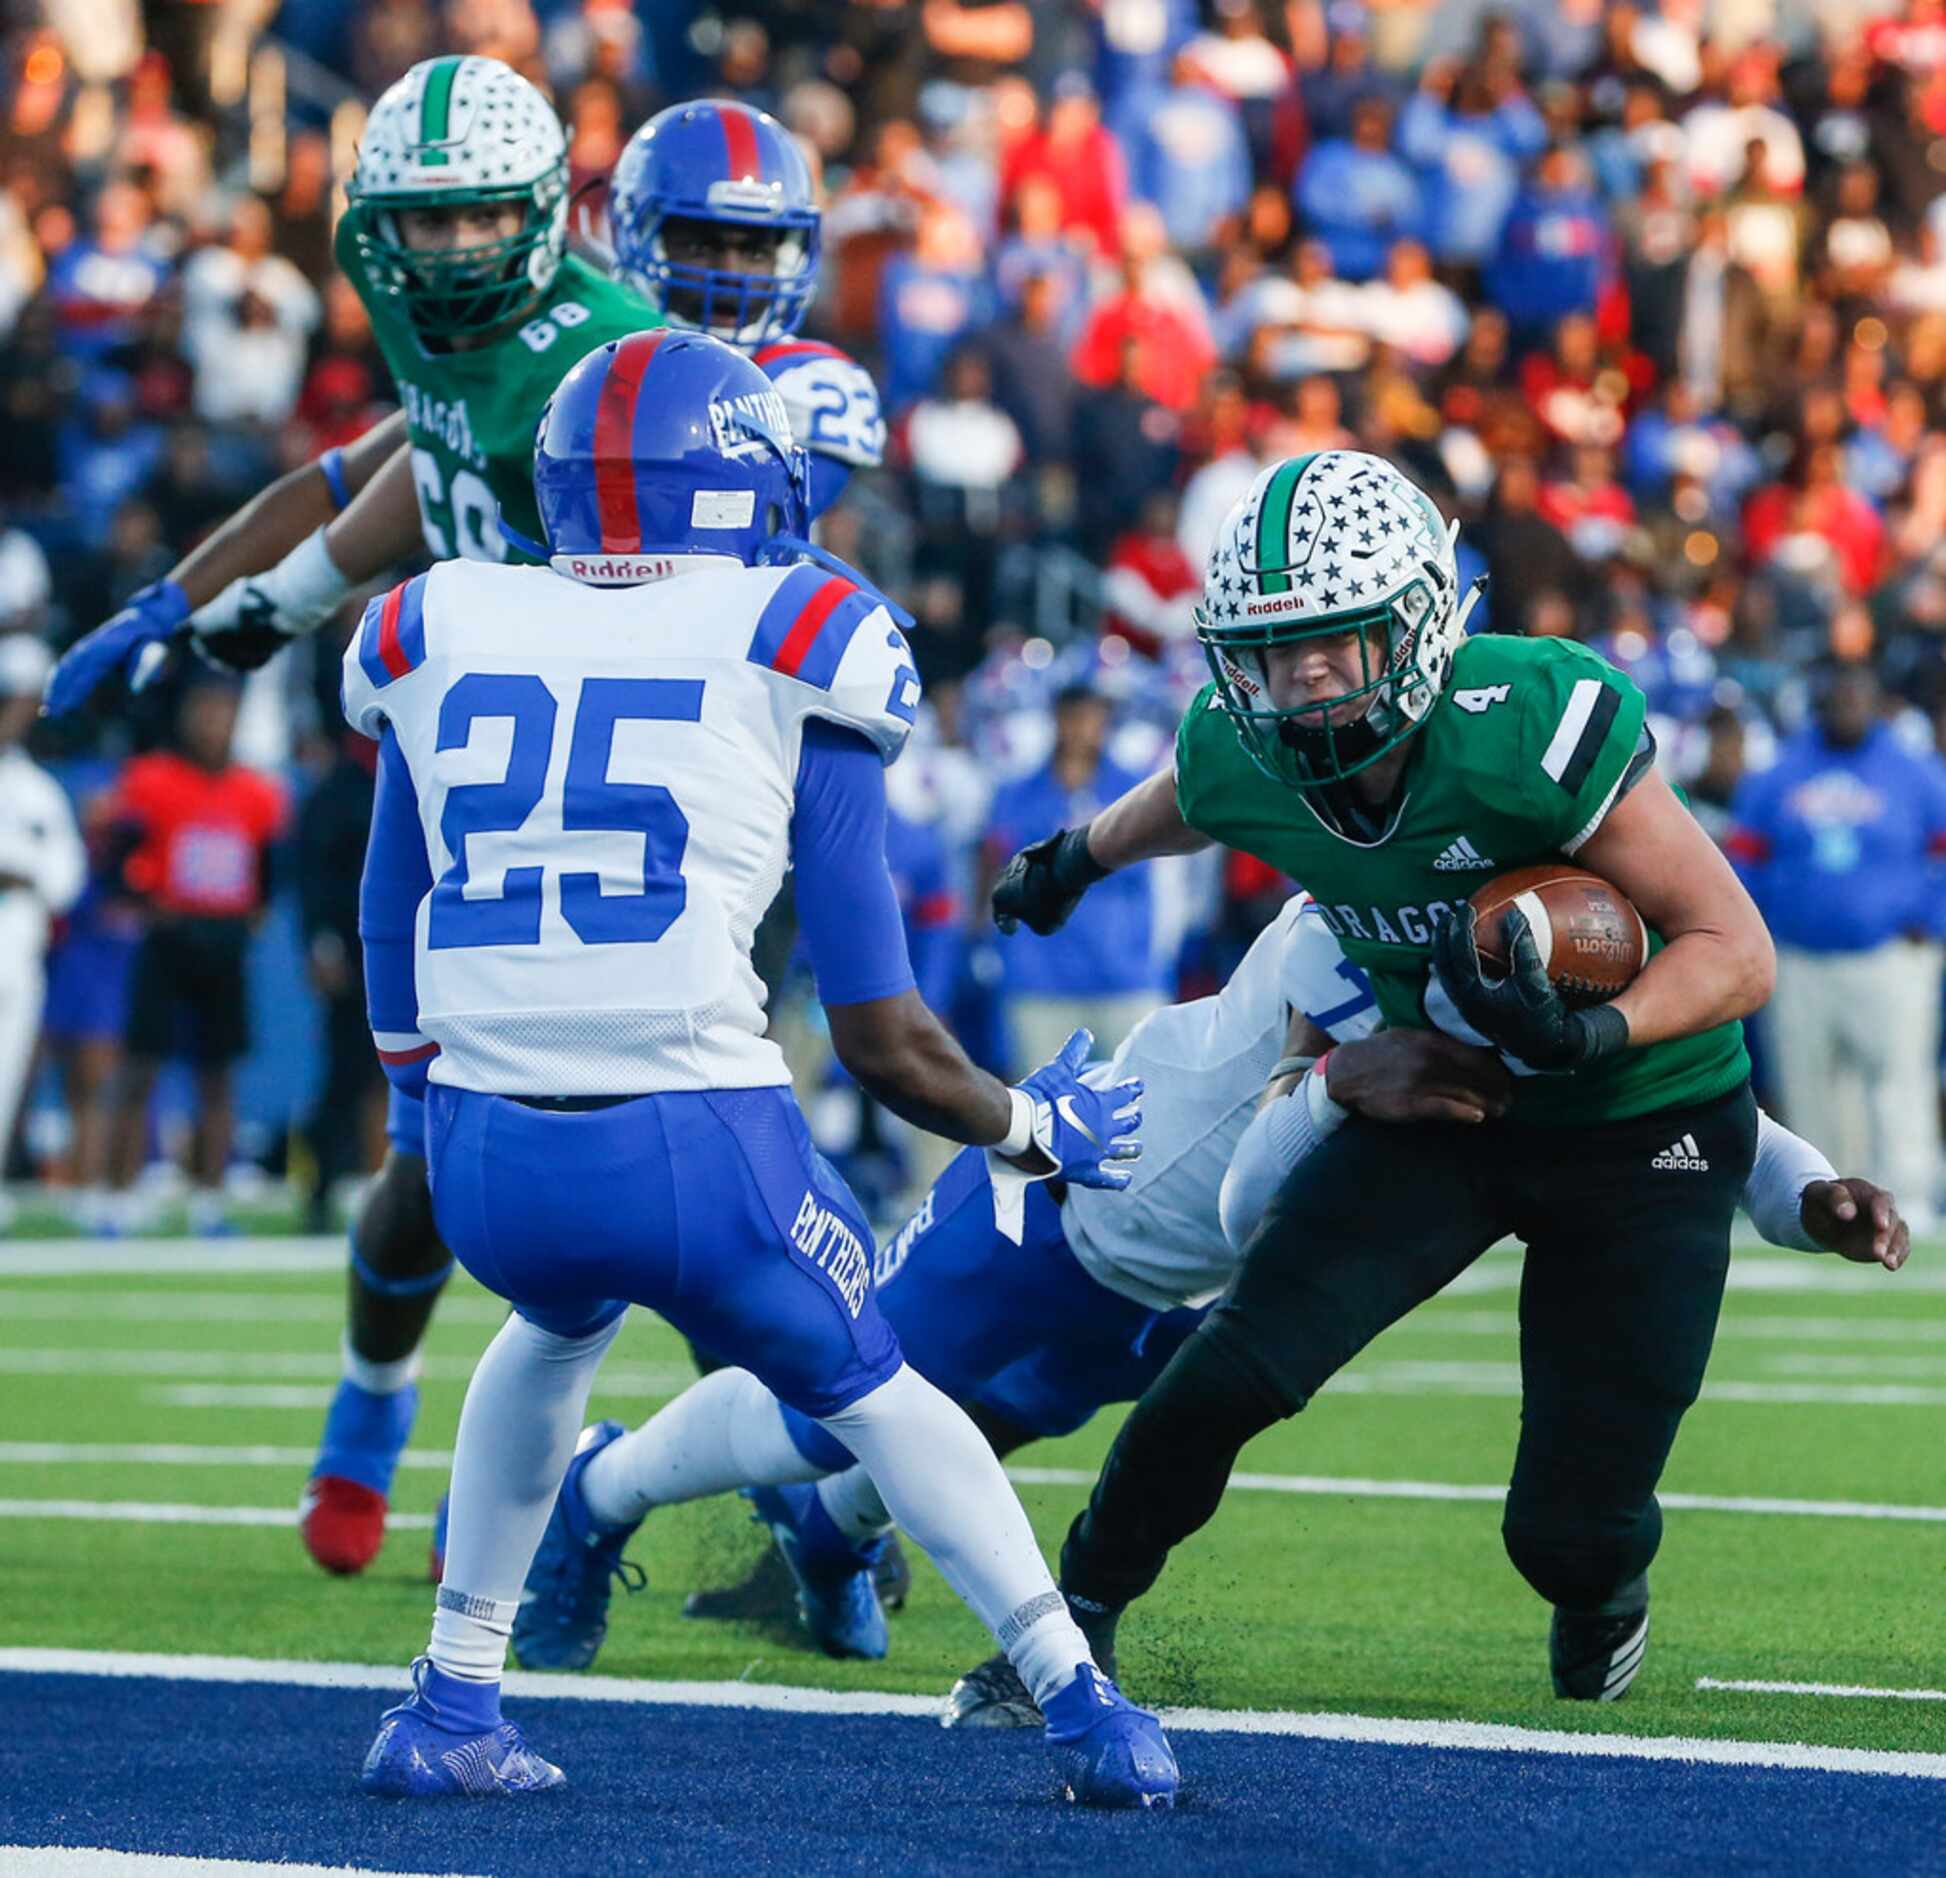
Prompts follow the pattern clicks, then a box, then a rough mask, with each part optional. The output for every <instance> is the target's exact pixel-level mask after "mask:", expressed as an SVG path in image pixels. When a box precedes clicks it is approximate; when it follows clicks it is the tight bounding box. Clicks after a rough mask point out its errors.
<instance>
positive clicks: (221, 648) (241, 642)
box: [190, 588, 296, 672]
mask: <svg viewBox="0 0 1946 1878" xmlns="http://www.w3.org/2000/svg"><path fill="white" fill-rule="evenodd" d="M190 631H191V635H192V642H193V643H194V645H195V647H196V650H197V651H198V652H200V653H201V654H202V655H203V657H204V658H206V659H207V660H208V661H209V662H210V663H211V664H212V665H217V666H221V667H222V668H223V669H224V670H226V671H231V672H254V671H256V670H257V669H258V667H259V666H263V665H268V664H269V663H270V661H271V660H272V659H274V658H275V657H276V656H277V655H278V653H280V652H281V651H283V649H284V648H285V647H286V646H287V645H289V644H290V643H291V641H292V639H293V638H294V637H295V636H296V635H295V634H293V633H289V632H286V631H285V630H284V628H283V627H282V626H280V625H279V624H278V623H277V608H276V606H275V604H274V603H273V602H272V601H271V600H270V599H269V598H268V597H267V596H265V595H263V594H260V593H257V592H255V591H254V590H252V589H249V588H246V589H245V590H244V596H243V599H242V601H241V603H240V604H239V605H238V608H237V615H236V619H235V621H234V622H233V623H231V624H228V625H223V626H212V627H208V628H206V629H202V630H198V629H197V628H195V627H194V626H192V627H191V629H190Z"/></svg>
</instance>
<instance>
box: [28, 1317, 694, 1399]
mask: <svg viewBox="0 0 1946 1878" xmlns="http://www.w3.org/2000/svg"><path fill="white" fill-rule="evenodd" d="M503 1314H504V1313H503ZM478 1366H479V1358H478V1357H476V1356H428V1357H426V1358H424V1359H423V1360H422V1361H421V1363H420V1365H419V1373H420V1375H421V1376H422V1377H423V1378H424V1379H425V1380H427V1381H429V1382H467V1381H470V1380H471V1379H472V1375H473V1371H474V1370H475V1369H476V1368H477V1367H478ZM342 1369H343V1360H342V1359H341V1358H340V1356H339V1355H338V1353H337V1352H336V1351H326V1350H320V1351H316V1352H309V1351H303V1352H298V1351H264V1350H85V1349H79V1350H77V1349H46V1348H41V1349H32V1350H23V1349H8V1348H5V1347H0V1375H4V1376H97V1377H98V1376H117V1377H123V1376H130V1377H140V1376H252V1377H263V1378H266V1379H268V1378H272V1377H284V1378H288V1379H290V1380H292V1381H296V1380H298V1379H299V1378H303V1379H306V1380H310V1379H316V1380H320V1381H326V1382H330V1383H333V1384H335V1383H336V1382H337V1380H338V1377H339V1375H340V1373H341V1372H342ZM695 1380H696V1372H695V1370H694V1369H693V1368H692V1367H690V1366H689V1365H688V1364H685V1363H618V1364H616V1365H615V1366H614V1368H612V1369H604V1370H603V1371H602V1373H601V1379H600V1387H601V1388H602V1389H604V1390H606V1391H607V1392H608V1393H609V1394H611V1395H675V1394H677V1393H678V1392H679V1391H681V1390H683V1389H686V1388H688V1387H689V1385H690V1384H691V1383H692V1382H694V1381H695Z"/></svg>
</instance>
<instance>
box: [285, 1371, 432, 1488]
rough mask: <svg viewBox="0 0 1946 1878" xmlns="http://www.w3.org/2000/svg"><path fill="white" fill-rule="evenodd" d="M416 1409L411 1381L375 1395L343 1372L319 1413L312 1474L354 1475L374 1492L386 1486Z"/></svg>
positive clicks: (408, 1436) (415, 1392) (416, 1394)
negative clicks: (319, 1431) (325, 1410)
mask: <svg viewBox="0 0 1946 1878" xmlns="http://www.w3.org/2000/svg"><path fill="white" fill-rule="evenodd" d="M418 1412H419V1390H418V1386H417V1384H414V1383H408V1384H407V1385H406V1386H405V1388H403V1389H395V1390H394V1391H393V1392H392V1393H391V1394H390V1395H375V1394H373V1392H372V1391H371V1390H369V1389H365V1388H361V1387H360V1386H359V1385H358V1384H357V1383H355V1382H353V1381H352V1380H351V1379H350V1378H349V1377H346V1378H345V1379H344V1380H342V1381H341V1382H340V1383H339V1384H338V1393H337V1394H336V1395H335V1396H333V1397H332V1398H331V1412H330V1413H329V1414H328V1415H327V1416H326V1417H325V1418H324V1440H323V1441H322V1442H321V1443H320V1444H319V1447H318V1459H317V1465H316V1466H315V1467H314V1468H313V1469H312V1470H311V1471H312V1472H313V1473H316V1474H337V1475H339V1476H340V1477H341V1478H343V1479H345V1480H355V1481H357V1482H358V1484H359V1485H360V1486H361V1487H370V1488H371V1490H372V1491H373V1492H374V1493H385V1494H389V1493H390V1492H391V1491H392V1475H393V1474H394V1472H396V1471H397V1468H398V1465H399V1456H400V1455H401V1454H403V1453H404V1452H405V1444H406V1442H407V1441H408V1440H410V1439H411V1436H412V1422H413V1418H414V1417H415V1416H416V1415H417V1414H418Z"/></svg>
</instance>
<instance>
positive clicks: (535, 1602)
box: [513, 1422, 648, 1669]
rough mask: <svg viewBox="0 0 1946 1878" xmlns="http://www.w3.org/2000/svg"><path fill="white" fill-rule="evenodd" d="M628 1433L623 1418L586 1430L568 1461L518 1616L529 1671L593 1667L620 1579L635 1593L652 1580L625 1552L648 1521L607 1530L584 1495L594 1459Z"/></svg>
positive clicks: (516, 1634) (518, 1640) (516, 1641)
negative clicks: (584, 1477)
mask: <svg viewBox="0 0 1946 1878" xmlns="http://www.w3.org/2000/svg"><path fill="white" fill-rule="evenodd" d="M623 1432H624V1430H623V1428H622V1425H621V1423H620V1422H597V1423H596V1424H595V1425H594V1426H593V1427H592V1428H587V1429H584V1430H583V1431H582V1435H581V1440H580V1443H579V1445H578V1446H577V1447H576V1448H575V1451H574V1459H573V1460H571V1461H570V1462H569V1463H568V1471H567V1477H566V1479H564V1480H563V1481H562V1482H561V1492H560V1496H559V1497H558V1498H557V1499H556V1500H555V1502H554V1511H553V1513H552V1514H551V1515H550V1517H549V1519H548V1522H547V1531H546V1532H545V1533H543V1534H542V1535H541V1549H540V1550H539V1551H538V1552H536V1553H535V1554H534V1562H533V1564H532V1565H531V1566H529V1567H528V1570H527V1583H526V1585H525V1587H524V1588H523V1589H522V1591H521V1594H520V1609H519V1610H517V1611H516V1612H515V1613H514V1631H513V1646H514V1655H515V1657H516V1658H517V1659H518V1660H519V1662H520V1666H521V1668H522V1669H586V1668H587V1667H588V1665H589V1664H590V1663H592V1662H593V1661H594V1660H595V1657H596V1656H597V1655H598V1654H599V1653H600V1650H601V1646H602V1641H603V1639H604V1638H606V1637H607V1635H608V1600H609V1598H610V1597H611V1596H613V1594H614V1581H615V1580H616V1579H617V1578H619V1579H620V1580H621V1581H622V1583H623V1584H624V1585H625V1586H626V1587H627V1588H628V1589H629V1590H630V1591H639V1590H641V1588H642V1587H643V1585H644V1584H646V1583H647V1582H648V1580H647V1577H646V1575H645V1574H644V1572H643V1570H642V1568H641V1566H639V1565H635V1564H631V1563H630V1562H629V1561H628V1560H627V1559H625V1558H623V1557H622V1547H623V1546H625V1545H627V1544H628V1542H629V1541H630V1540H631V1539H632V1538H634V1537H635V1531H636V1527H638V1526H640V1525H641V1523H642V1522H641V1521H640V1520H639V1519H638V1520H636V1521H634V1522H633V1523H632V1524H630V1525H627V1526H619V1527H613V1528H609V1529H606V1530H604V1529H603V1528H601V1527H598V1526H597V1525H596V1524H595V1522H594V1516H593V1515H592V1514H591V1513H590V1512H589V1511H588V1503H587V1502H586V1501H585V1500H583V1499H582V1497H581V1476H582V1473H583V1472H584V1470H585V1469H586V1468H587V1465H588V1463H589V1462H590V1461H591V1460H593V1459H594V1457H595V1456H596V1455H597V1454H599V1453H600V1452H601V1451H602V1449H603V1448H605V1447H606V1446H607V1445H608V1444H609V1443H610V1442H611V1441H615V1440H619V1439H620V1437H621V1435H622V1434H623Z"/></svg>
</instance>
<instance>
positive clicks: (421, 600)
mask: <svg viewBox="0 0 1946 1878" xmlns="http://www.w3.org/2000/svg"><path fill="white" fill-rule="evenodd" d="M429 578H430V576H429V575H426V574H415V575H413V577H412V578H411V579H410V580H407V581H401V582H400V584H399V585H398V586H396V587H394V588H393V589H392V591H391V592H390V593H386V594H381V595H379V597H378V598H377V599H376V600H373V601H372V602H371V603H370V604H369V605H368V606H367V607H366V608H365V616H364V618H363V619H361V620H360V621H359V622H358V630H357V631H356V632H355V633H353V634H352V636H351V643H350V644H349V645H348V646H346V647H345V667H344V691H343V703H344V711H345V722H346V723H348V724H349V725H350V726H351V727H352V729H353V730H355V731H358V732H359V733H360V734H361V735H363V736H366V737H376V736H377V735H378V734H379V731H380V730H381V729H382V728H383V726H384V724H385V721H386V719H387V718H388V716H389V715H390V713H389V711H388V710H387V708H386V699H385V691H386V688H387V687H388V686H389V685H393V684H396V683H397V682H398V681H399V680H400V679H401V678H403V677H405V676H406V674H407V673H409V672H414V671H417V670H418V668H419V667H420V666H421V665H423V664H424V663H425V662H426V582H427V580H428V579H429Z"/></svg>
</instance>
